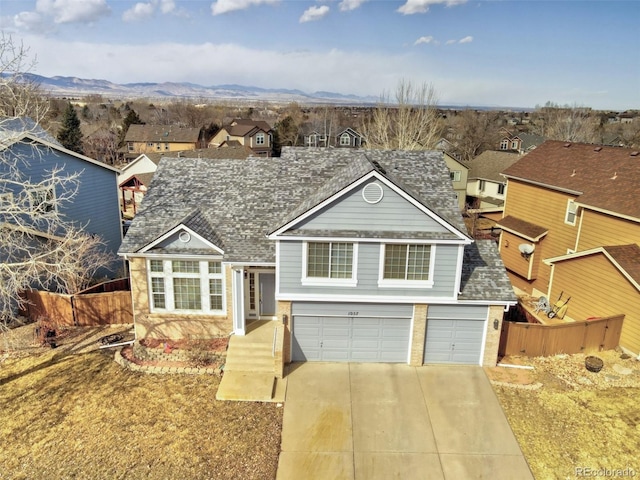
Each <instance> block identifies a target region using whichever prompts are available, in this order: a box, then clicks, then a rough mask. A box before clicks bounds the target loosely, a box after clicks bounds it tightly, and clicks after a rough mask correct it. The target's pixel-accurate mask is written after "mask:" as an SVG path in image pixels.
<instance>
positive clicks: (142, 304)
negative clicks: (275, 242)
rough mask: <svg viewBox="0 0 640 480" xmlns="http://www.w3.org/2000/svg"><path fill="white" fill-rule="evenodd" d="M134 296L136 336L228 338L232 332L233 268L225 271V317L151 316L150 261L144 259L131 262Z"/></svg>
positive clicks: (190, 315) (200, 315) (199, 315)
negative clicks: (148, 284)
mask: <svg viewBox="0 0 640 480" xmlns="http://www.w3.org/2000/svg"><path fill="white" fill-rule="evenodd" d="M129 267H130V275H131V296H132V299H133V313H134V324H135V331H136V337H137V338H138V339H141V338H172V339H181V338H187V339H198V338H215V337H219V336H224V335H229V334H230V333H231V332H232V331H233V298H232V288H231V285H232V283H231V282H232V280H231V267H229V266H228V265H225V266H224V269H225V288H226V291H225V294H226V307H227V313H226V315H224V316H223V315H203V314H198V313H193V314H188V313H179V314H177V313H151V311H150V306H149V292H148V290H147V262H146V259H144V258H130V259H129Z"/></svg>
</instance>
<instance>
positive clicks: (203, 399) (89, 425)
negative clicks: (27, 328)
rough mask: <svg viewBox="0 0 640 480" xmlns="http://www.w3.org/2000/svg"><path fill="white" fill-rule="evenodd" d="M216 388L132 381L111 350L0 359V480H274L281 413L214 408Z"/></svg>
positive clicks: (206, 381) (189, 380) (173, 380)
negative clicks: (211, 479)
mask: <svg viewBox="0 0 640 480" xmlns="http://www.w3.org/2000/svg"><path fill="white" fill-rule="evenodd" d="M218 383H219V379H218V378H217V377H215V376H211V375H193V376H189V375H160V376H154V375H149V374H142V373H133V372H130V371H128V370H125V369H123V368H121V367H120V366H119V365H117V364H116V363H115V362H114V361H113V351H112V350H111V351H104V350H101V351H96V350H95V349H93V351H89V352H84V353H83V351H82V350H76V351H72V350H69V349H63V348H59V349H55V350H52V349H40V350H37V351H35V352H34V351H33V350H32V351H30V352H29V353H28V354H23V355H21V356H17V357H9V358H3V359H2V360H0V405H1V410H0V432H1V444H2V454H1V455H0V478H2V479H4V478H7V479H8V478H11V479H21V478H22V479H63V478H75V479H84V478H91V479H95V478H109V479H118V478H127V479H139V478H144V479H149V478H153V479H174V478H175V479H190V478H194V479H195V478H203V479H205V478H216V479H240V478H242V479H260V480H263V479H269V478H275V472H276V468H277V462H278V454H279V452H280V431H281V426H282V408H281V407H278V406H277V405H276V404H271V403H264V404H262V403H240V402H219V401H216V400H215V393H216V389H217V386H218Z"/></svg>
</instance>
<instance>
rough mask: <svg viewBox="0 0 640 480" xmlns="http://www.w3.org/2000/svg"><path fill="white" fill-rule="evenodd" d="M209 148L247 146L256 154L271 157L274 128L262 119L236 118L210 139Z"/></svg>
mask: <svg viewBox="0 0 640 480" xmlns="http://www.w3.org/2000/svg"><path fill="white" fill-rule="evenodd" d="M208 146H209V148H219V147H229V146H245V147H249V148H250V149H251V150H252V151H253V154H254V155H257V156H261V157H270V156H271V153H272V150H273V129H272V128H271V126H270V125H269V124H268V123H267V122H264V121H262V120H251V119H247V118H240V119H235V120H233V121H231V123H229V125H225V126H223V127H222V128H221V129H220V130H219V131H218V133H216V134H215V135H214V136H213V138H212V139H211V140H210V141H209V145H208Z"/></svg>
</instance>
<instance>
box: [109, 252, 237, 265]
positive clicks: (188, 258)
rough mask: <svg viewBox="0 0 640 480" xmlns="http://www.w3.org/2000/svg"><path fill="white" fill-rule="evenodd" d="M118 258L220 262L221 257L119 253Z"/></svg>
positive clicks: (186, 254) (187, 254)
mask: <svg viewBox="0 0 640 480" xmlns="http://www.w3.org/2000/svg"><path fill="white" fill-rule="evenodd" d="M118 255H120V256H123V257H125V258H126V259H127V260H128V259H130V258H150V259H158V260H161V259H164V260H167V259H174V258H175V259H179V260H201V261H204V260H216V261H218V260H221V259H222V255H197V254H193V253H191V254H189V253H185V254H182V253H120V254H118ZM222 264H223V265H227V262H222Z"/></svg>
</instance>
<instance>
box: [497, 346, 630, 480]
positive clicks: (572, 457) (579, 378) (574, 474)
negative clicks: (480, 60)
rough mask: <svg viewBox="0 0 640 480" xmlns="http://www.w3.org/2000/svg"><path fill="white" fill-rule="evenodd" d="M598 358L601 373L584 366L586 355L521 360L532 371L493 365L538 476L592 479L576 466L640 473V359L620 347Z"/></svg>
mask: <svg viewBox="0 0 640 480" xmlns="http://www.w3.org/2000/svg"><path fill="white" fill-rule="evenodd" d="M598 356H599V357H601V358H603V359H604V360H605V367H604V369H603V370H602V371H600V372H599V373H592V372H589V371H587V370H586V369H585V368H584V357H585V356H584V355H559V356H556V357H548V358H538V359H520V360H519V361H518V360H516V362H518V363H523V364H528V365H533V366H534V367H535V370H533V371H523V370H519V369H518V370H516V369H507V368H501V367H497V368H496V369H488V370H489V371H488V374H489V377H490V378H491V379H492V380H493V381H494V390H495V391H496V394H497V395H498V398H499V399H500V403H501V404H502V407H503V409H504V410H505V413H506V415H507V418H508V419H509V423H510V424H511V428H512V429H513V431H514V433H515V434H516V437H517V439H518V442H519V443H520V447H521V448H522V451H523V453H524V455H525V458H526V459H527V461H528V462H529V466H530V467H531V470H532V472H533V474H534V476H535V478H536V479H537V480H547V479H549V480H550V479H562V480H564V479H575V478H581V477H588V476H593V474H591V475H585V474H583V475H580V471H579V470H577V469H579V468H589V469H591V472H593V471H596V470H598V469H608V470H609V471H613V470H621V471H624V470H625V469H627V472H630V471H632V472H635V476H640V456H639V454H638V452H640V403H639V401H638V399H639V398H640V362H638V361H637V360H635V359H625V360H621V359H620V358H619V357H620V353H618V352H601V353H599V354H598ZM516 362H514V363H516ZM615 365H618V367H616V368H615V369H614V368H613V367H614V366H615ZM624 369H626V370H624ZM620 372H624V373H620ZM509 376H511V377H512V378H511V379H509V378H508V377H509ZM516 377H518V378H516ZM629 469H631V470H629ZM582 472H585V471H584V470H583V471H582ZM602 473H605V472H604V471H602V472H601V474H600V475H599V476H600V477H612V476H613V477H618V478H619V477H623V475H621V474H618V475H611V473H610V474H609V475H602ZM629 477H630V474H629V473H627V475H626V478H629Z"/></svg>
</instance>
